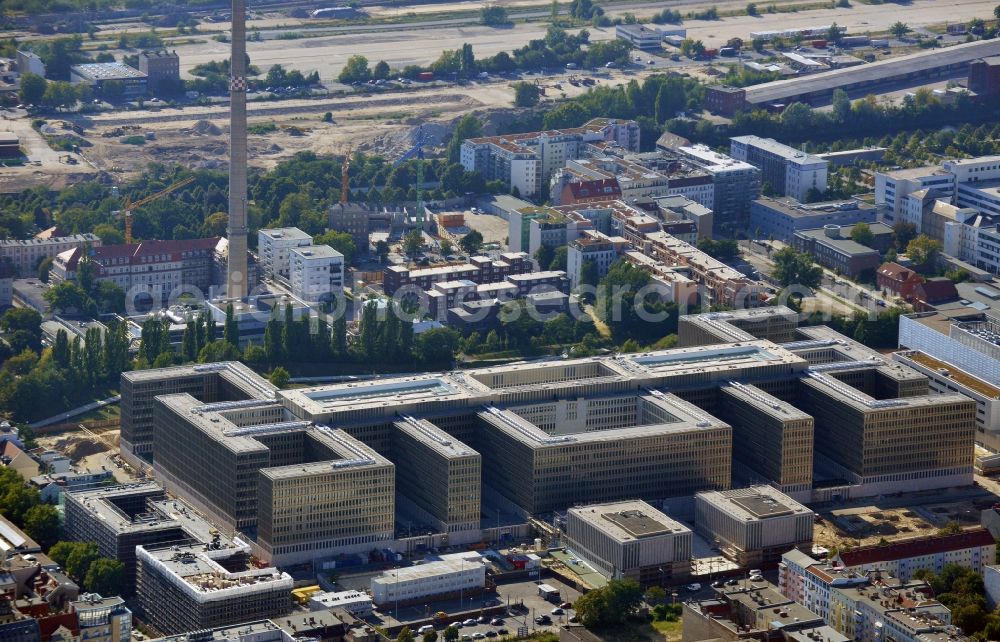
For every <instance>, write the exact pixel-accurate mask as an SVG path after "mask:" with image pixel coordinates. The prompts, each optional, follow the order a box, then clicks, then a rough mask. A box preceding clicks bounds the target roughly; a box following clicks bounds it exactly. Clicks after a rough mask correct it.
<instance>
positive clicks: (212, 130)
mask: <svg viewBox="0 0 1000 642" xmlns="http://www.w3.org/2000/svg"><path fill="white" fill-rule="evenodd" d="M189 131H190V132H191V133H192V134H196V135H198V136H219V135H221V134H222V130H221V129H219V128H218V127H216V126H215V125H213V124H212V123H210V122H208V121H207V120H199V121H198V122H196V123H195V124H194V125H193V126H192V127H191V129H190V130H189Z"/></svg>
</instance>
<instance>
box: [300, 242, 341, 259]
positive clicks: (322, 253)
mask: <svg viewBox="0 0 1000 642" xmlns="http://www.w3.org/2000/svg"><path fill="white" fill-rule="evenodd" d="M289 252H290V253H291V254H297V255H299V256H301V257H303V258H307V259H341V260H343V259H344V255H343V254H341V253H340V252H338V251H337V250H335V249H333V248H332V247H330V246H329V245H306V246H303V247H293V248H292V249H291V250H290V251H289Z"/></svg>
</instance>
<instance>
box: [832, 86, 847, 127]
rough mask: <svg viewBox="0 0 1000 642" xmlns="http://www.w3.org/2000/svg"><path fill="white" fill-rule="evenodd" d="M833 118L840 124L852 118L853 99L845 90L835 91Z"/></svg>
mask: <svg viewBox="0 0 1000 642" xmlns="http://www.w3.org/2000/svg"><path fill="white" fill-rule="evenodd" d="M832 100H833V118H834V120H836V121H837V122H838V123H845V122H847V119H848V118H850V116H851V98H850V96H848V95H847V92H846V91H844V90H843V89H840V88H837V89H834V90H833V99H832Z"/></svg>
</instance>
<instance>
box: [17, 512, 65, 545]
mask: <svg viewBox="0 0 1000 642" xmlns="http://www.w3.org/2000/svg"><path fill="white" fill-rule="evenodd" d="M23 519H24V532H25V533H27V534H28V536H29V537H31V539H33V540H35V541H36V542H38V543H39V544H40V545H41V547H42V548H44V549H48V548H49V547H50V546H52V545H53V544H55V543H56V542H57V541H59V511H57V510H56V507H55V506H53V505H51V504H38V505H35V506H32V507H31V508H29V509H28V510H27V511H25V513H24V518H23Z"/></svg>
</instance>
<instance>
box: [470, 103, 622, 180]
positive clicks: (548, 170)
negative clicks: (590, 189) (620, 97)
mask: <svg viewBox="0 0 1000 642" xmlns="http://www.w3.org/2000/svg"><path fill="white" fill-rule="evenodd" d="M599 141H606V142H612V143H615V144H617V145H619V146H621V147H623V148H625V149H627V150H629V151H633V152H637V151H639V125H638V124H637V123H636V122H635V121H632V120H616V119H613V118H594V119H593V120H590V121H588V122H587V123H585V124H584V125H583V126H582V127H573V128H569V129H557V130H551V131H544V132H531V133H527V134H508V135H504V136H487V137H482V138H470V139H468V140H466V141H464V142H463V143H462V148H461V152H460V160H461V163H462V166H463V167H465V169H466V170H468V171H470V172H478V173H480V174H482V175H483V177H484V178H485V179H486V180H488V181H490V180H500V181H503V182H504V183H505V184H506V185H509V186H510V188H511V189H512V190H513V189H515V188H516V189H517V191H518V193H520V194H521V195H522V196H526V197H528V196H536V195H538V194H539V193H540V192H541V190H542V189H543V186H547V185H548V184H549V180H550V179H551V177H552V173H553V172H554V171H556V170H558V169H559V168H561V167H563V166H564V165H565V164H566V161H568V160H572V159H574V158H579V157H580V156H582V155H583V152H584V148H585V147H586V146H587V145H588V144H590V143H593V142H599Z"/></svg>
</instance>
